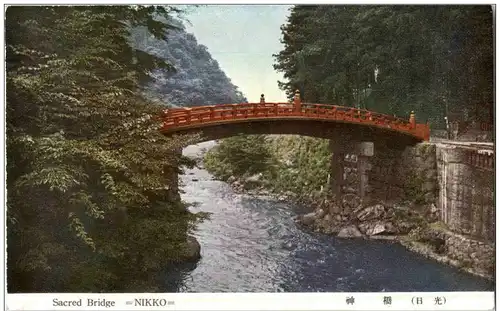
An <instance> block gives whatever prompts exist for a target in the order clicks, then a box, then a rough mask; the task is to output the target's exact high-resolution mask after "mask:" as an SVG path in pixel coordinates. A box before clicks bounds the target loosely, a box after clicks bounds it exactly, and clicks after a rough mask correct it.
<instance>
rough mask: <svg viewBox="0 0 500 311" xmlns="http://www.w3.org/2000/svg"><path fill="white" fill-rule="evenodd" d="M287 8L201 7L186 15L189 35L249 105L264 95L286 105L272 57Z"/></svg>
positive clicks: (278, 46)
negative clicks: (217, 64)
mask: <svg viewBox="0 0 500 311" xmlns="http://www.w3.org/2000/svg"><path fill="white" fill-rule="evenodd" d="M289 8H291V6H290V5H203V6H199V7H190V8H189V9H188V12H187V13H186V14H185V19H187V21H188V22H187V23H186V28H187V31H188V32H191V33H193V34H194V35H195V37H196V39H197V40H198V43H199V44H203V45H205V46H206V47H207V48H208V51H209V52H210V54H211V55H212V57H213V58H214V59H215V60H217V62H218V63H219V65H220V67H221V69H222V70H223V71H224V72H225V73H226V75H227V76H228V77H229V78H230V79H231V82H232V83H233V84H234V85H236V86H238V88H239V89H240V91H242V92H243V94H244V95H245V96H246V98H247V99H248V101H249V102H258V101H259V98H260V94H265V97H266V101H267V102H285V101H287V98H286V94H285V92H284V91H281V90H280V89H279V88H278V82H277V81H278V80H281V81H282V80H283V75H282V74H281V73H278V72H276V71H275V70H274V68H273V64H274V58H273V56H272V55H273V54H276V53H278V52H279V51H281V50H282V48H283V44H281V43H280V39H281V30H280V26H281V25H282V24H285V23H286V19H287V17H288V15H289Z"/></svg>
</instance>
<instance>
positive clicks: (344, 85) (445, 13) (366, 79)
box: [275, 5, 493, 126]
mask: <svg viewBox="0 0 500 311" xmlns="http://www.w3.org/2000/svg"><path fill="white" fill-rule="evenodd" d="M492 25H493V24H492V10H491V6H337V5H335V6H295V7H294V8H293V9H292V11H291V14H290V17H289V19H288V21H287V23H286V24H285V25H283V26H282V34H283V38H282V42H283V43H284V45H285V47H284V49H283V50H282V51H281V52H279V53H278V54H277V55H275V58H276V64H275V69H276V70H278V71H281V72H283V73H284V77H285V79H286V81H285V82H279V85H280V87H281V88H282V89H284V90H286V91H287V94H288V95H289V96H290V97H291V96H293V92H294V90H295V89H296V88H299V89H301V94H302V95H303V97H304V99H305V100H306V101H310V102H311V101H313V102H319V103H334V104H338V105H344V106H358V107H361V108H367V109H371V110H375V111H379V112H384V113H388V114H397V115H400V116H404V117H407V116H408V114H409V113H410V111H412V110H414V111H416V112H417V117H418V118H420V119H421V120H422V121H425V120H429V121H430V122H431V124H432V125H433V126H440V125H442V120H443V117H444V116H445V115H447V114H449V112H452V111H454V112H459V113H461V114H462V116H463V118H464V119H466V120H467V119H469V120H471V119H474V120H478V121H483V122H485V121H490V122H491V120H492V117H493V116H492V113H491V112H492V110H493V104H492V102H493V100H492V98H493V89H492V88H493V80H492V77H493V53H492V47H493V35H492ZM485 108H486V109H485ZM484 112H489V113H484Z"/></svg>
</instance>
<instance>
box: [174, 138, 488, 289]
mask: <svg viewBox="0 0 500 311" xmlns="http://www.w3.org/2000/svg"><path fill="white" fill-rule="evenodd" d="M206 146H207V145H205V147H206ZM202 151H203V147H200V146H199V145H198V146H191V147H189V148H186V149H185V150H184V153H185V154H187V155H190V156H195V155H198V156H199V155H200V153H202ZM193 180H195V181H193ZM182 181H183V187H182V189H183V191H184V194H182V197H183V199H184V200H185V201H187V202H197V203H198V206H196V207H193V208H192V210H193V211H195V212H197V211H204V212H211V213H213V214H212V216H211V219H210V220H207V221H205V222H204V223H202V224H201V225H200V226H199V230H198V232H197V234H196V238H197V239H198V241H199V242H200V244H201V247H202V259H201V260H200V261H199V262H198V263H197V264H196V266H195V267H192V268H194V269H192V270H191V271H189V272H184V273H183V274H182V279H183V284H184V285H183V286H182V287H181V288H180V289H179V288H177V289H173V290H178V291H183V292H349V291H351V292H364V291H375V292H379V291H388V292H394V291H483V290H494V283H493V282H490V281H487V280H484V279H481V278H479V277H475V276H472V275H469V274H467V273H465V272H461V271H459V270H458V269H455V268H452V267H449V266H446V265H443V264H439V263H437V262H434V261H432V260H429V259H426V258H424V257H422V256H420V255H418V254H415V253H412V252H409V251H407V250H406V249H405V248H404V247H402V246H400V245H398V244H396V243H391V242H388V241H373V240H358V239H352V240H345V239H338V238H335V237H332V236H328V235H324V234H317V233H311V232H307V231H304V230H302V229H300V228H298V227H297V226H296V225H295V223H294V221H293V216H295V215H297V213H298V212H300V211H301V207H299V206H294V205H292V204H290V203H286V202H278V201H276V200H273V199H271V198H268V197H252V196H248V195H241V194H236V193H234V192H233V191H232V189H231V187H230V186H229V185H228V184H226V183H224V182H221V181H216V180H213V179H212V176H211V175H210V174H209V173H208V172H207V171H205V170H203V169H198V168H195V169H192V170H187V171H186V174H185V175H183V176H182ZM166 283H168V280H167V282H166ZM170 290H172V289H170Z"/></svg>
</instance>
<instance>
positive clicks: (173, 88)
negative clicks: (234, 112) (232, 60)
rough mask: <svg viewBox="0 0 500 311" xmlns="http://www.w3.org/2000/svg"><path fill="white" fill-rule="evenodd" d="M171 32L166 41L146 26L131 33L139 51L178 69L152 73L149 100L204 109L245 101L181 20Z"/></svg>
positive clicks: (147, 91)
mask: <svg viewBox="0 0 500 311" xmlns="http://www.w3.org/2000/svg"><path fill="white" fill-rule="evenodd" d="M173 23H174V24H175V26H177V27H178V29H176V30H170V31H169V32H168V35H167V39H166V40H158V39H156V38H154V37H153V36H151V34H150V33H149V32H148V31H147V30H146V28H145V27H138V28H135V29H134V30H133V31H132V43H133V45H134V46H136V47H137V48H139V49H141V50H143V51H145V52H147V53H149V54H152V55H155V56H158V57H160V58H162V59H165V60H166V61H167V62H168V63H169V64H172V65H173V67H174V68H175V70H174V71H167V70H164V69H160V70H156V71H154V72H153V76H154V79H155V81H154V82H152V83H150V84H149V85H147V86H146V88H145V91H146V94H147V95H148V97H151V98H154V99H157V100H160V101H161V102H163V103H165V104H167V105H172V106H202V105H211V104H222V103H235V102H244V101H246V99H245V98H244V96H243V94H242V93H241V92H240V91H239V90H238V88H237V87H236V86H235V85H233V84H232V83H231V80H230V79H229V78H228V77H227V76H226V74H225V73H224V72H223V71H222V70H221V68H220V67H219V63H218V62H217V61H216V60H215V59H213V58H212V56H211V55H210V53H209V52H208V50H207V47H206V46H204V45H201V44H198V42H197V40H196V38H195V36H194V35H193V34H190V33H188V32H186V30H185V27H184V25H183V24H182V22H181V21H178V20H174V21H173Z"/></svg>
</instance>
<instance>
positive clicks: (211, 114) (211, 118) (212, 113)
mask: <svg viewBox="0 0 500 311" xmlns="http://www.w3.org/2000/svg"><path fill="white" fill-rule="evenodd" d="M214 118H215V112H214V107H210V120H213V119H214Z"/></svg>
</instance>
